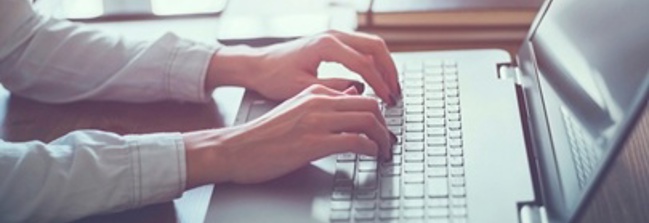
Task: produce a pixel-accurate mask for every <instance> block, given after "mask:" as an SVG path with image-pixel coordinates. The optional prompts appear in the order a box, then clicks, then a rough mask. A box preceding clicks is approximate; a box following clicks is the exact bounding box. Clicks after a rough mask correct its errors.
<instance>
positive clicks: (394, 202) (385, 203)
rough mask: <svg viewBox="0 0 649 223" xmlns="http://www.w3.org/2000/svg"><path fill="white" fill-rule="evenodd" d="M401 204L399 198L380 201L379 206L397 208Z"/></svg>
mask: <svg viewBox="0 0 649 223" xmlns="http://www.w3.org/2000/svg"><path fill="white" fill-rule="evenodd" d="M400 206H401V205H400V201H399V200H382V201H380V202H379V207H380V208H381V209H397V208H399V207H400Z"/></svg>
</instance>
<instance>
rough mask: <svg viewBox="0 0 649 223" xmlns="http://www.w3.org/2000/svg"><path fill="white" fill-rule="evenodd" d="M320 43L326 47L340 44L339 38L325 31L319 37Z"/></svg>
mask: <svg viewBox="0 0 649 223" xmlns="http://www.w3.org/2000/svg"><path fill="white" fill-rule="evenodd" d="M317 43H318V45H320V46H321V47H324V48H328V47H333V46H335V45H337V44H338V39H336V37H335V36H334V35H333V34H330V33H325V34H323V35H321V36H320V38H318V41H317Z"/></svg>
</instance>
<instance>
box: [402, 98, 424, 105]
mask: <svg viewBox="0 0 649 223" xmlns="http://www.w3.org/2000/svg"><path fill="white" fill-rule="evenodd" d="M403 102H404V103H405V104H406V105H407V106H406V107H408V106H410V105H423V104H424V97H421V96H415V97H405V98H403Z"/></svg>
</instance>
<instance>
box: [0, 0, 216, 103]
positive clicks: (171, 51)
mask: <svg viewBox="0 0 649 223" xmlns="http://www.w3.org/2000/svg"><path fill="white" fill-rule="evenodd" d="M0 4H1V5H0V21H3V24H2V26H0V70H2V72H0V82H2V83H3V85H4V86H5V87H6V88H7V89H9V90H10V91H12V92H13V93H16V94H19V95H22V96H25V97H29V98H33V99H36V100H40V101H45V102H54V103H63V102H71V101H78V100H118V101H131V102H144V101H157V100H179V101H193V102H202V101H206V100H207V99H208V98H209V97H207V94H206V93H207V92H209V91H210V90H211V89H205V88H204V86H205V83H204V81H205V75H206V73H207V68H208V65H209V63H210V58H211V57H212V55H213V54H214V52H215V51H216V50H217V49H218V47H219V46H218V45H217V43H214V44H213V45H208V44H201V43H197V42H193V41H189V40H185V39H182V38H179V37H177V36H175V35H173V34H166V35H165V36H162V37H160V38H158V39H157V40H152V41H146V42H141V41H133V40H130V39H127V38H123V37H121V36H117V35H112V34H110V33H105V32H101V31H98V30H92V29H89V28H86V27H85V26H84V25H82V24H76V23H70V22H67V21H60V20H55V19H50V18H46V17H43V16H40V15H38V14H36V13H35V12H34V10H33V9H32V8H31V5H30V3H28V1H22V0H18V1H1V2H0Z"/></svg>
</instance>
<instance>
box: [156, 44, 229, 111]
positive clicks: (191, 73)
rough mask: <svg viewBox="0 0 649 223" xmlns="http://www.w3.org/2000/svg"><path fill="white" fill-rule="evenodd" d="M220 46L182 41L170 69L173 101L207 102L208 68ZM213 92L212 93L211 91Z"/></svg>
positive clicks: (169, 85)
mask: <svg viewBox="0 0 649 223" xmlns="http://www.w3.org/2000/svg"><path fill="white" fill-rule="evenodd" d="M217 49H218V46H215V45H208V44H202V43H198V42H194V41H190V40H184V39H180V40H179V41H178V44H177V47H176V50H175V51H174V53H173V55H172V58H171V64H170V67H169V69H168V74H167V75H168V78H167V80H168V81H169V82H168V83H167V86H168V87H169V89H168V92H169V93H170V96H171V98H172V99H176V100H180V101H193V102H206V101H208V100H209V98H210V97H208V96H207V93H208V91H207V90H206V89H205V79H206V75H207V68H208V67H209V65H210V61H211V59H212V56H213V55H214V53H215V52H216V50H217ZM210 92H211V91H210Z"/></svg>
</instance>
